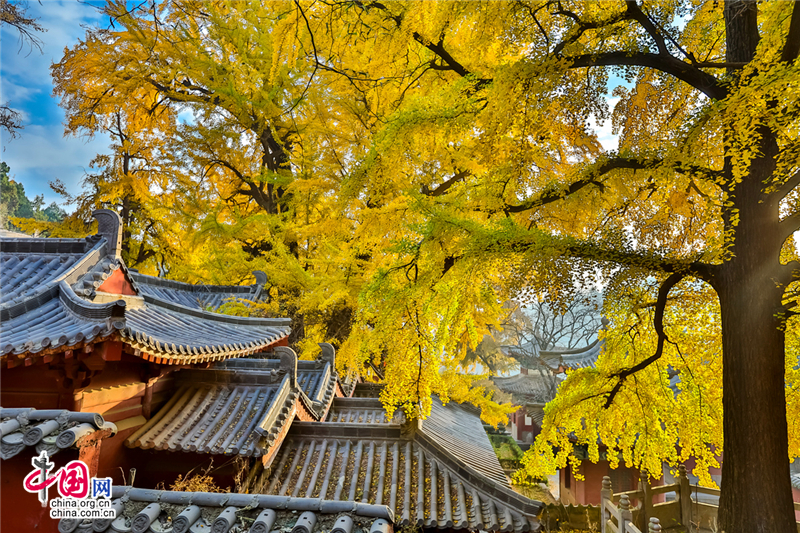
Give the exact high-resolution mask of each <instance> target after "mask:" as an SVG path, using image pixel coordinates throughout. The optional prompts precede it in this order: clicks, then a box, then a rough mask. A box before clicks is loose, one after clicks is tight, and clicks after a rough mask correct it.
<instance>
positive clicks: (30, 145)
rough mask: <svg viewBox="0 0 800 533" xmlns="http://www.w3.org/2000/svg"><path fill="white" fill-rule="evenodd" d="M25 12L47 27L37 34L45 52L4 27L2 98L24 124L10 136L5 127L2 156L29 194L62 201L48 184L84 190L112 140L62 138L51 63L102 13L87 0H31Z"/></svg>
mask: <svg viewBox="0 0 800 533" xmlns="http://www.w3.org/2000/svg"><path fill="white" fill-rule="evenodd" d="M25 5H26V6H27V8H28V12H27V16H30V17H34V18H36V19H37V22H38V23H39V24H40V25H41V26H42V27H44V28H45V29H47V31H46V32H44V33H38V32H37V33H35V35H36V36H37V37H38V38H39V39H40V40H41V42H42V51H41V53H40V52H39V50H38V49H36V48H33V49H31V47H30V45H29V44H28V43H22V49H21V50H20V41H19V34H18V32H17V31H16V30H15V29H14V28H10V27H9V26H7V25H3V26H2V27H0V43H2V47H0V93H1V94H2V101H3V102H8V104H9V106H10V107H12V108H14V109H16V110H18V111H20V112H21V113H22V116H23V125H24V129H23V130H22V131H21V132H20V135H19V137H17V138H16V139H13V140H10V139H8V138H7V135H5V132H3V142H2V144H3V148H2V152H0V159H2V160H3V161H5V162H6V163H8V166H9V167H10V168H11V174H12V175H13V176H14V177H15V179H17V180H18V181H20V182H21V183H22V184H23V185H24V186H25V191H26V193H27V195H28V196H29V197H31V198H32V197H33V196H34V195H36V194H44V196H45V201H46V202H47V203H50V202H51V201H57V202H58V201H60V200H61V199H60V198H59V197H58V196H56V195H55V193H53V192H52V191H51V190H50V188H49V186H48V183H49V182H50V181H52V180H53V179H56V178H58V179H61V180H62V181H63V182H64V183H65V184H66V185H67V189H68V190H69V191H70V192H71V193H72V194H77V193H79V192H80V185H79V184H80V181H81V178H82V176H83V174H84V169H85V168H88V166H89V162H90V161H91V160H92V158H93V157H94V156H95V154H97V153H98V152H103V151H105V150H106V147H107V146H108V144H109V139H108V138H107V137H105V136H98V137H96V138H95V139H93V140H91V141H89V142H87V141H86V140H84V139H80V138H64V137H63V131H64V126H63V125H62V123H63V121H64V112H63V110H62V109H61V108H59V107H58V102H57V100H56V99H55V98H53V97H52V91H53V83H52V79H51V77H50V65H51V64H52V63H54V62H57V61H60V60H61V57H62V55H63V53H64V49H65V48H66V47H70V46H73V45H74V44H76V43H77V42H78V40H79V39H81V38H83V36H84V35H85V28H84V27H83V26H86V25H95V24H98V23H101V22H102V21H103V18H102V16H101V14H100V13H99V12H98V11H97V10H96V9H95V8H94V7H93V6H92V5H90V4H87V3H86V2H78V1H76V0H72V1H66V0H61V1H47V2H43V3H41V4H40V3H38V2H29V3H28V4H25Z"/></svg>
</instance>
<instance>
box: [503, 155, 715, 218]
mask: <svg viewBox="0 0 800 533" xmlns="http://www.w3.org/2000/svg"><path fill="white" fill-rule="evenodd" d="M663 162H664V160H663V159H661V158H635V157H614V158H610V159H606V160H604V161H602V162H601V163H599V164H597V165H594V166H592V167H590V168H589V169H588V170H587V171H586V173H585V175H584V176H583V177H581V178H580V179H578V180H576V181H574V182H572V183H570V184H569V185H567V186H566V187H563V188H560V189H552V190H548V191H545V192H543V193H541V194H540V195H539V196H537V197H535V198H531V199H529V200H526V201H525V202H522V203H520V204H516V205H511V204H508V205H506V207H505V208H504V211H505V212H507V213H521V212H523V211H528V210H530V209H534V208H537V207H541V206H543V205H546V204H549V203H552V202H556V201H558V200H562V199H564V198H566V197H567V196H570V195H572V194H574V193H576V192H578V191H580V190H582V189H584V188H585V187H587V186H589V185H595V186H597V187H600V188H601V189H602V188H603V187H604V186H605V185H604V183H603V181H602V180H601V179H600V178H602V176H604V175H605V174H607V173H608V172H611V171H612V170H620V169H629V170H644V169H651V168H656V167H658V166H660V165H661V164H662V163H663ZM672 168H673V170H675V171H676V172H680V173H681V174H699V175H703V176H708V177H710V178H718V177H721V175H722V172H721V171H718V170H713V169H709V168H705V167H701V166H698V165H691V164H683V163H677V164H675V165H674V166H673V167H672Z"/></svg>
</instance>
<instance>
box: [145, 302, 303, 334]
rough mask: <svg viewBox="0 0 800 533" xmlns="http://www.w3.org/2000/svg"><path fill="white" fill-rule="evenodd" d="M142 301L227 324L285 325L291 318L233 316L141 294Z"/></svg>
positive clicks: (289, 322)
mask: <svg viewBox="0 0 800 533" xmlns="http://www.w3.org/2000/svg"><path fill="white" fill-rule="evenodd" d="M142 296H143V297H144V301H145V302H146V303H148V304H152V305H155V306H158V307H162V308H164V309H168V310H170V311H175V312H178V313H181V314H184V315H189V316H193V317H197V318H204V319H206V320H212V321H215V322H223V323H227V324H238V325H242V326H267V327H285V326H289V325H290V324H291V323H292V319H291V318H262V317H249V316H235V315H223V314H222V313H214V312H212V311H204V310H202V309H195V308H193V307H189V306H187V305H182V304H179V303H175V302H170V301H168V300H164V299H162V298H158V297H155V296H151V295H148V294H142Z"/></svg>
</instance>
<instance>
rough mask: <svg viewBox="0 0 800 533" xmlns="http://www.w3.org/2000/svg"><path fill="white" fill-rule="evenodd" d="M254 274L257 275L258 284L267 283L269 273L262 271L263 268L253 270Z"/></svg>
mask: <svg viewBox="0 0 800 533" xmlns="http://www.w3.org/2000/svg"><path fill="white" fill-rule="evenodd" d="M253 276H255V277H256V284H257V285H260V286H262V287H263V286H264V285H266V284H267V274H266V273H264V272H262V271H261V270H253Z"/></svg>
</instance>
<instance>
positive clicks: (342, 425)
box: [248, 398, 541, 532]
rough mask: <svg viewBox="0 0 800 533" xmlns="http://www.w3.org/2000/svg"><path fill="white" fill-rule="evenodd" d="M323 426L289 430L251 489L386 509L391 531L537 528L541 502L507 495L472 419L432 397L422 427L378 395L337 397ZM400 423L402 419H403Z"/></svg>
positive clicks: (297, 425) (480, 430)
mask: <svg viewBox="0 0 800 533" xmlns="http://www.w3.org/2000/svg"><path fill="white" fill-rule="evenodd" d="M326 420H327V421H326V422H324V423H320V422H300V421H295V422H294V423H293V424H292V427H291V429H290V430H289V434H288V436H287V437H286V440H285V441H284V443H283V445H282V446H281V449H280V451H279V452H278V454H277V456H276V457H275V458H274V460H273V461H272V462H271V467H270V468H268V469H266V470H264V471H263V472H262V473H261V474H260V475H259V476H256V477H254V479H253V481H252V484H251V485H250V486H249V487H248V490H250V492H255V493H259V494H271V495H275V496H286V497H292V498H312V499H317V498H319V499H321V500H334V501H348V502H349V501H356V502H361V503H365V504H373V505H388V507H389V509H391V511H392V513H393V515H394V516H395V525H396V526H423V527H426V528H440V529H473V530H475V529H482V530H488V531H514V532H522V531H530V530H536V528H537V527H538V521H537V519H536V515H537V514H538V512H539V511H540V510H541V503H540V502H536V501H533V500H529V499H527V498H525V497H523V496H521V495H520V494H518V493H516V492H514V491H513V490H512V489H511V487H510V485H509V483H508V479H507V478H506V476H505V474H504V473H503V470H502V468H501V466H500V463H499V461H498V459H497V456H496V455H495V453H494V450H493V448H492V445H491V443H490V442H489V439H488V437H487V436H486V433H485V431H484V430H483V427H482V424H481V422H480V418H479V415H478V413H477V412H476V411H475V410H473V409H472V408H470V407H467V406H463V405H458V404H456V403H454V402H450V403H448V404H447V405H443V404H442V403H441V402H440V401H439V400H438V399H437V398H434V405H433V409H432V411H431V414H430V416H429V417H428V418H426V419H425V420H424V421H423V422H422V425H421V427H415V429H410V428H411V427H414V424H413V422H412V423H409V422H404V421H403V420H404V417H403V415H402V414H398V416H397V418H396V419H395V420H389V419H388V418H387V417H386V414H385V411H384V410H383V407H382V405H381V402H380V400H378V399H377V398H336V399H335V400H334V402H333V406H332V407H331V410H330V413H329V415H328V417H327V419H326ZM401 421H403V422H402V423H401Z"/></svg>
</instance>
